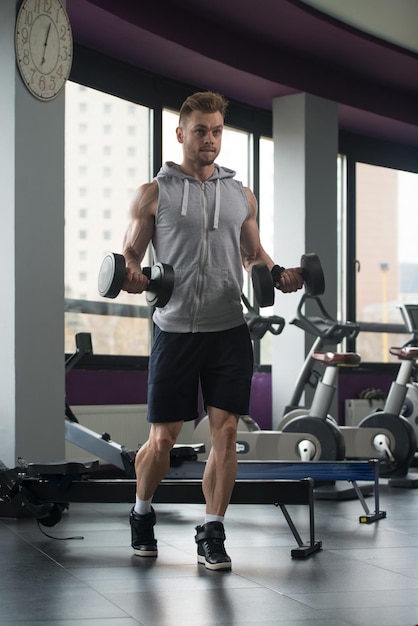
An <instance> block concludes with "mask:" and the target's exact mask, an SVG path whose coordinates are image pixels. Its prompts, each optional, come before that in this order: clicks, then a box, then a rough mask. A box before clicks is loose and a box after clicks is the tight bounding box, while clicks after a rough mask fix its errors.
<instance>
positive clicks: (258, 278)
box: [251, 252, 325, 307]
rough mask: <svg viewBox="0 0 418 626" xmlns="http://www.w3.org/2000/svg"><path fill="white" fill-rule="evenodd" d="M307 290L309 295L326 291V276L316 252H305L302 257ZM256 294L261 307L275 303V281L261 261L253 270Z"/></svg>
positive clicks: (318, 294)
mask: <svg viewBox="0 0 418 626" xmlns="http://www.w3.org/2000/svg"><path fill="white" fill-rule="evenodd" d="M300 266H301V268H302V270H303V271H302V278H303V282H304V286H305V291H306V293H307V294H308V295H309V296H320V295H322V294H323V293H324V291H325V278H324V272H323V270H322V265H321V262H320V260H319V257H318V255H317V254H315V253H314V252H308V253H306V254H303V255H302V257H301V259H300ZM251 279H252V283H253V289H254V294H255V297H256V300H257V302H258V305H259V306H260V307H265V306H272V305H273V304H274V282H273V277H272V275H271V272H270V270H269V268H268V267H267V265H265V264H264V263H259V264H258V265H254V266H253V268H252V270H251Z"/></svg>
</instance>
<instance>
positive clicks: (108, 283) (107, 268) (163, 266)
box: [98, 252, 174, 307]
mask: <svg viewBox="0 0 418 626" xmlns="http://www.w3.org/2000/svg"><path fill="white" fill-rule="evenodd" d="M142 273H143V274H145V276H146V277H147V278H148V280H149V283H148V286H147V287H146V288H145V291H146V300H147V304H148V305H149V306H155V307H163V306H165V305H166V304H167V302H168V301H169V300H170V297H171V294H172V292H173V287H174V269H173V268H172V266H171V265H167V263H156V265H153V266H152V267H143V268H142ZM125 276H126V261H125V257H124V256H123V254H115V253H114V252H111V253H109V254H107V255H106V256H105V258H104V259H103V261H102V264H101V266H100V270H99V279H98V289H99V294H100V295H101V296H102V297H103V298H116V296H117V295H118V294H119V293H120V291H121V289H122V285H123V281H124V280H125Z"/></svg>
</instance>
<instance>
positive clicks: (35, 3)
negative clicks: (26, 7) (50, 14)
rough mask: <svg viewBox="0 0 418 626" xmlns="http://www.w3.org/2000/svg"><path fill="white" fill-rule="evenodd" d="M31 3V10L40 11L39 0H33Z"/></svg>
mask: <svg viewBox="0 0 418 626" xmlns="http://www.w3.org/2000/svg"><path fill="white" fill-rule="evenodd" d="M33 4H34V6H33V10H34V11H35V13H40V12H41V0H35V1H34V3H33Z"/></svg>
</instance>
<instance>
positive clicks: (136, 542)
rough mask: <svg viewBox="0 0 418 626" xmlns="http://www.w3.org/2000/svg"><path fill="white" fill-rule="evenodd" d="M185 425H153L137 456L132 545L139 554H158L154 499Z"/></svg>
mask: <svg viewBox="0 0 418 626" xmlns="http://www.w3.org/2000/svg"><path fill="white" fill-rule="evenodd" d="M182 425H183V422H172V423H168V424H151V428H150V434H149V437H148V441H147V442H146V443H145V444H144V445H143V446H142V447H141V448H140V449H139V451H138V453H137V455H136V457H135V472H136V483H137V496H136V504H135V506H134V507H133V509H132V511H131V515H130V524H131V532H132V547H133V549H134V553H135V554H136V555H137V556H145V557H156V556H157V541H156V539H155V537H154V525H155V523H156V516H155V511H154V509H153V508H152V506H151V500H152V497H153V495H154V492H155V490H156V488H157V487H158V485H159V483H160V482H161V480H162V479H163V478H164V476H166V474H167V473H168V471H169V469H170V451H171V449H172V447H173V446H174V444H175V443H176V440H177V437H178V435H179V433H180V430H181V427H182ZM138 509H139V510H138ZM139 511H141V512H139Z"/></svg>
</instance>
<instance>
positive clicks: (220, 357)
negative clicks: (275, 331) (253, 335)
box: [147, 324, 253, 422]
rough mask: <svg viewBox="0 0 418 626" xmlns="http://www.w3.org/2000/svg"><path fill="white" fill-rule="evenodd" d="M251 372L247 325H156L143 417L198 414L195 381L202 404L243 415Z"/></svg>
mask: <svg viewBox="0 0 418 626" xmlns="http://www.w3.org/2000/svg"><path fill="white" fill-rule="evenodd" d="M252 375H253V349H252V343H251V340H250V336H249V332H248V328H247V324H242V325H241V326H237V327H235V328H231V329H229V330H223V331H219V332H212V333H167V332H164V331H162V330H161V329H160V328H158V327H157V328H156V331H155V337H154V342H153V346H152V350H151V355H150V359H149V372H148V417H147V419H148V421H149V422H178V421H183V420H184V421H190V420H194V419H196V418H197V417H198V416H199V415H198V398H199V385H200V388H201V390H202V396H203V402H204V405H205V407H207V406H213V407H217V408H219V409H223V410H225V411H228V412H230V413H236V414H237V415H247V414H248V412H249V402H250V391H251V378H252Z"/></svg>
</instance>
